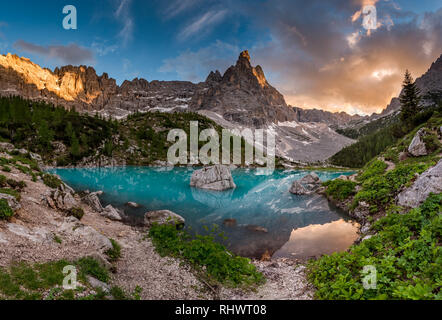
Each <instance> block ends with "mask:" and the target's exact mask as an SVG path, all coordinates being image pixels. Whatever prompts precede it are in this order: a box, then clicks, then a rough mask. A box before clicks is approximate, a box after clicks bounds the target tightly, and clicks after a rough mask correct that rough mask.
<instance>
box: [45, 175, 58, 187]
mask: <svg viewBox="0 0 442 320" xmlns="http://www.w3.org/2000/svg"><path fill="white" fill-rule="evenodd" d="M43 183H44V184H45V185H47V186H48V187H49V188H52V189H56V188H58V187H59V186H61V180H60V179H58V178H57V177H56V176H54V175H52V174H45V175H44V176H43Z"/></svg>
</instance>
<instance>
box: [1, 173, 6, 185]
mask: <svg viewBox="0 0 442 320" xmlns="http://www.w3.org/2000/svg"><path fill="white" fill-rule="evenodd" d="M6 180H7V179H6V177H5V176H4V175H1V174H0V187H4V186H6Z"/></svg>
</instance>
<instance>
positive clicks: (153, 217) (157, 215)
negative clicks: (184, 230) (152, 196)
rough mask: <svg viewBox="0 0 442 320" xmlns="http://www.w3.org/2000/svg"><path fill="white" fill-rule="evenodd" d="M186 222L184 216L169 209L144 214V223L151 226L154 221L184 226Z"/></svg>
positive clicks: (161, 223)
mask: <svg viewBox="0 0 442 320" xmlns="http://www.w3.org/2000/svg"><path fill="white" fill-rule="evenodd" d="M185 222H186V220H184V218H183V217H181V216H180V215H178V214H176V213H174V212H172V211H169V210H159V211H151V212H147V213H146V214H145V215H144V224H145V225H146V226H149V227H150V226H152V224H154V223H156V224H160V225H163V224H171V225H176V226H177V227H182V226H184V224H185Z"/></svg>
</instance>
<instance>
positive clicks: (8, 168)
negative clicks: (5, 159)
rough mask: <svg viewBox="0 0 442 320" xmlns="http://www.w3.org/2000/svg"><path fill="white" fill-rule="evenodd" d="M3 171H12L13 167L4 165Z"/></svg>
mask: <svg viewBox="0 0 442 320" xmlns="http://www.w3.org/2000/svg"><path fill="white" fill-rule="evenodd" d="M2 171H3V172H11V171H12V170H11V168H10V167H8V166H2Z"/></svg>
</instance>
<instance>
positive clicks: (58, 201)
mask: <svg viewBox="0 0 442 320" xmlns="http://www.w3.org/2000/svg"><path fill="white" fill-rule="evenodd" d="M45 201H46V204H47V205H48V206H49V207H50V208H52V209H59V210H62V211H69V210H71V209H73V208H78V207H79V204H78V201H77V200H76V199H75V191H74V190H73V189H72V188H70V187H69V186H67V185H65V184H64V183H62V184H61V185H60V186H59V187H58V188H57V189H55V190H52V191H51V192H50V193H49V194H48V195H47V196H46V198H45Z"/></svg>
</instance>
